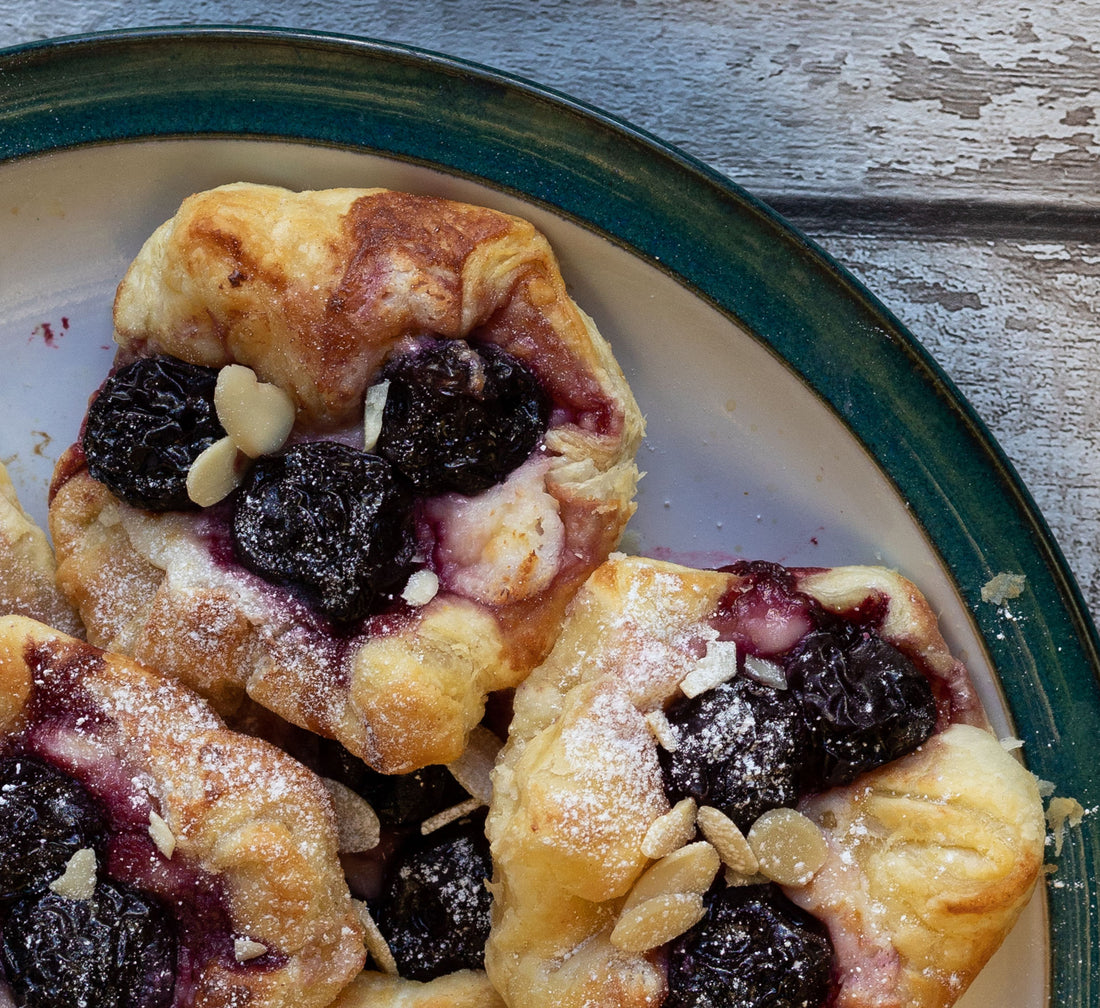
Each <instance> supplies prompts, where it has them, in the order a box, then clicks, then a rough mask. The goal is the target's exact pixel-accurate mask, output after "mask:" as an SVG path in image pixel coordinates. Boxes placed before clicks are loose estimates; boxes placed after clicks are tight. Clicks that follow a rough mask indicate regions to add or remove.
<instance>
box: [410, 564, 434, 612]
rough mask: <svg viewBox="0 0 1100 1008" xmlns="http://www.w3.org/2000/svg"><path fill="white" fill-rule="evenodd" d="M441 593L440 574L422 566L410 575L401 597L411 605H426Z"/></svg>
mask: <svg viewBox="0 0 1100 1008" xmlns="http://www.w3.org/2000/svg"><path fill="white" fill-rule="evenodd" d="M438 594H439V575H437V574H436V573H435V571H430V570H428V569H427V568H426V567H422V568H421V569H420V570H418V571H413V572H412V574H410V575H409V580H408V581H407V582H406V583H405V590H404V591H403V592H402V593H401V597H402V598H403V599H404V600H405V601H406V602H408V603H409V605H411V606H415V607H417V608H419V607H420V606H425V605H427V604H428V603H429V602H431V600H432V599H434V598H435V597H436V595H438Z"/></svg>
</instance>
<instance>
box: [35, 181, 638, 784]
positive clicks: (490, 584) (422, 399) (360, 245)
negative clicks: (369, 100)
mask: <svg viewBox="0 0 1100 1008" xmlns="http://www.w3.org/2000/svg"><path fill="white" fill-rule="evenodd" d="M114 318H115V328H116V339H117V342H118V346H119V350H118V355H117V361H116V368H115V370H114V372H113V373H112V375H111V376H110V377H109V378H107V380H106V383H105V385H104V387H103V388H102V389H101V390H100V392H99V393H98V394H97V395H96V396H95V398H94V400H93V402H92V403H91V406H90V408H89V412H88V418H87V423H86V426H85V432H84V435H83V437H82V440H81V442H80V443H79V444H77V445H75V446H73V448H72V449H70V450H69V451H68V452H67V453H66V455H65V456H64V458H63V459H62V460H61V461H60V462H59V464H58V467H57V470H56V472H55V477H54V481H53V487H52V491H51V507H50V527H51V532H52V535H53V538H54V541H55V543H56V544H57V550H58V559H59V574H58V580H59V584H60V585H61V587H62V589H63V590H64V592H65V594H66V595H67V597H68V598H69V599H71V600H72V602H73V604H74V605H75V606H76V608H77V609H78V610H79V612H80V614H81V616H82V617H83V619H84V622H85V624H86V625H87V628H88V634H89V639H90V640H93V641H94V642H95V643H97V644H99V645H101V646H104V647H110V648H111V649H113V650H118V651H121V652H123V653H127V654H131V655H134V656H135V657H137V658H139V659H140V660H142V661H145V662H147V663H149V664H151V665H154V666H155V667H157V668H159V669H161V670H163V671H165V672H166V673H168V674H171V675H174V676H177V677H179V678H180V679H182V680H184V681H185V682H187V683H188V684H189V685H191V686H192V687H193V688H195V689H197V690H198V691H199V692H201V693H202V694H203V695H204V696H207V697H209V698H211V699H212V700H213V701H214V702H215V703H216V704H217V705H218V707H219V709H220V710H222V711H225V712H227V713H229V712H232V710H233V709H234V708H235V707H236V706H238V705H239V704H240V703H241V701H242V698H243V697H244V696H246V695H247V696H248V697H250V698H251V699H252V700H255V701H257V702H259V703H261V704H263V705H265V706H267V707H269V708H270V709H272V710H273V711H275V712H277V713H278V714H279V715H280V716H282V717H284V718H286V719H287V720H289V721H292V722H294V723H295V724H297V725H300V726H303V727H306V728H309V729H310V730H313V731H316V732H318V733H320V734H324V735H328V736H332V737H335V738H337V739H339V740H340V742H341V743H342V744H343V745H344V746H346V747H347V748H348V749H349V750H350V751H352V752H354V753H355V754H356V755H358V756H360V757H362V758H363V759H365V760H366V761H367V762H369V763H370V764H371V765H372V766H374V767H376V768H377V769H380V770H383V771H385V772H389V773H394V772H407V771H411V770H414V769H416V768H417V767H421V766H425V765H428V764H433V763H447V762H450V761H451V760H453V759H455V758H456V757H458V756H459V755H460V754H461V752H462V750H463V748H464V746H465V744H466V739H467V737H468V735H469V732H470V731H471V730H472V729H473V727H474V726H475V725H476V724H477V723H478V722H479V721H480V720H481V718H482V714H483V712H484V701H485V697H486V695H487V694H488V693H491V692H493V691H495V690H500V689H507V688H511V687H513V686H515V685H516V684H517V683H518V682H520V681H522V679H523V678H524V676H525V675H526V674H527V672H528V671H529V670H530V668H531V667H533V666H534V665H535V664H537V663H538V661H540V660H541V659H542V658H543V657H544V656H545V654H546V653H547V652H548V650H549V648H550V646H551V645H552V643H553V641H554V639H555V637H556V634H557V629H558V626H559V624H560V620H561V617H562V613H563V611H564V608H565V606H566V605H567V603H568V601H569V599H570V598H571V597H572V595H573V593H574V592H575V591H576V589H577V588H578V587H579V586H580V585H581V584H582V583H583V581H584V580H585V578H586V577H587V576H588V574H589V573H591V571H592V570H593V569H595V567H597V566H598V565H599V564H600V563H601V562H602V561H603V560H604V559H605V558H606V557H607V556H608V554H609V553H610V552H611V551H612V550H613V549H614V548H615V547H616V545H617V544H618V542H619V539H620V537H621V534H622V532H623V528H624V526H625V524H626V522H627V521H628V519H629V518H630V516H631V514H632V513H633V511H634V506H635V505H634V493H635V485H636V482H637V479H638V471H637V467H636V464H635V459H634V456H635V453H636V450H637V447H638V444H639V441H640V438H641V433H642V417H641V414H640V412H639V410H638V407H637V404H636V403H635V402H634V399H633V397H632V395H631V393H630V389H629V387H628V385H627V382H626V380H625V378H624V376H623V372H622V370H621V369H620V367H619V365H618V363H617V362H616V360H615V357H614V355H613V353H612V350H611V347H610V345H609V344H608V342H607V341H606V340H605V339H604V338H603V337H602V336H601V335H600V333H599V332H598V331H597V328H596V325H595V323H594V322H593V320H592V319H591V318H589V317H588V316H587V315H585V314H584V312H582V311H581V309H580V308H578V306H577V305H576V304H575V303H574V302H573V300H572V298H571V297H570V295H569V292H568V290H567V288H566V285H565V282H564V280H563V278H562V275H561V273H560V270H559V267H558V264H557V260H556V258H555V256H554V253H553V251H552V250H551V248H550V246H549V244H548V243H547V241H546V239H545V237H543V235H542V234H540V233H539V232H538V231H537V230H536V229H535V228H534V227H533V226H532V225H531V224H530V223H529V222H527V221H525V220H521V219H520V218H517V217H514V216H511V215H508V214H504V213H500V212H498V211H495V210H491V209H487V208H484V207H478V206H473V205H470V204H464V203H457V202H453V201H447V200H443V199H438V198H434V197H430V196H422V195H414V194H409V193H398V192H392V191H388V190H380V189H336V190H326V191H322V192H291V191H289V190H286V189H281V188H277V187H273V186H259V185H251V184H245V183H238V184H232V185H227V186H222V187H219V188H217V189H213V190H210V191H207V192H203V193H197V194H195V195H194V196H192V197H189V198H188V199H187V200H185V201H184V202H183V204H182V205H181V206H180V207H179V209H178V211H177V213H176V214H175V215H174V216H173V217H172V218H171V219H170V220H169V221H166V222H165V224H164V225H162V226H161V227H160V228H158V229H157V230H156V232H155V233H154V234H153V235H151V236H150V238H149V239H148V241H147V242H146V243H145V245H144V247H143V248H142V249H141V250H140V251H139V252H138V254H137V256H136V257H135V259H134V261H133V263H132V264H131V266H130V268H129V270H128V271H127V273H126V275H125V277H124V278H123V279H122V282H121V283H120V285H119V288H118V291H117V295H116V299H115V308H114ZM105 377H107V376H105ZM89 391H91V390H89ZM183 401H186V402H187V412H186V414H184V413H182V412H181V404H182V402H183ZM177 414H178V415H180V416H184V415H186V419H185V420H184V421H180V420H177V419H175V417H176V416H177ZM122 416H125V417H126V422H127V423H130V422H133V418H134V417H135V416H143V417H145V418H146V420H143V421H142V423H143V424H144V425H145V426H144V427H143V430H147V434H146V435H141V436H136V437H135V436H133V435H132V433H131V434H128V435H127V436H125V437H120V436H119V430H120V420H119V418H120V417H122ZM128 429H129V428H128ZM135 455H138V456H140V458H139V459H138V458H135ZM161 463H163V465H162V464H161ZM135 473H140V474H141V475H140V477H135ZM107 571H111V572H113V574H112V576H108V575H107V573H106V572H107Z"/></svg>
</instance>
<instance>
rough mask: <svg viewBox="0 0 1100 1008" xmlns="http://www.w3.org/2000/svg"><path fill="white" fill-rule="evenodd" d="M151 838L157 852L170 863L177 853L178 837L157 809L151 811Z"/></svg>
mask: <svg viewBox="0 0 1100 1008" xmlns="http://www.w3.org/2000/svg"><path fill="white" fill-rule="evenodd" d="M149 836H150V837H152V838H153V843H155V844H156V845H157V850H159V851H160V852H161V854H163V855H164V856H165V857H166V858H168V860H169V861H170V860H171V859H172V855H173V854H174V853H175V852H176V835H175V834H174V833H173V832H172V829H171V827H170V826H169V825H168V823H166V822H165V821H164V819H162V818H161V817H160V815H159V814H158V813H157V812H156V810H155V809H150V810H149Z"/></svg>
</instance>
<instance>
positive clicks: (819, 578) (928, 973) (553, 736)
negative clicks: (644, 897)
mask: <svg viewBox="0 0 1100 1008" xmlns="http://www.w3.org/2000/svg"><path fill="white" fill-rule="evenodd" d="M791 573H792V574H793V576H794V579H795V583H796V586H797V589H798V591H799V592H802V593H805V594H807V595H809V596H811V597H812V598H814V599H816V600H817V602H819V603H820V604H821V605H822V606H824V607H825V608H826V609H828V610H831V611H834V612H836V613H838V614H842V615H843V614H851V613H854V612H858V611H861V610H862V611H863V612H865V613H866V612H869V613H877V614H878V615H877V627H876V629H877V632H878V633H879V634H880V635H881V636H882V637H884V638H885V639H886V640H888V641H890V642H891V643H892V644H894V645H895V646H897V647H898V648H900V649H901V650H902V651H904V652H905V653H907V654H908V655H909V656H910V657H913V658H915V659H917V660H918V661H919V664H920V666H921V667H922V668H923V669H924V671H925V672H926V674H928V675H929V677H930V678H931V680H932V682H933V686H934V692H935V693H936V695H937V698H938V710H939V723H938V725H937V730H936V734H935V735H933V737H932V739H931V740H930V741H929V742H928V743H926V744H925V746H924V747H923V748H922V749H920V750H918V752H917V753H915V754H913V755H911V756H909V757H906V758H905V759H903V760H901V761H897V762H895V763H893V764H889V765H887V766H886V767H883V768H880V769H879V770H878V771H874V772H872V773H871V774H866V775H864V776H862V777H860V778H858V779H857V781H856V783H855V784H853V785H852V786H851V787H849V788H845V789H834V790H830V791H828V792H826V793H824V794H822V795H819V796H817V797H815V798H811V799H809V800H807V801H806V802H805V803H804V807H803V811H805V812H806V813H807V814H809V815H810V816H811V817H813V818H815V819H816V820H818V821H819V822H823V823H829V824H832V828H831V829H829V830H827V831H826V833H827V838H828V843H829V849H830V854H829V862H828V865H827V867H826V869H823V871H822V872H821V873H819V875H817V876H816V877H815V878H816V881H815V882H814V883H812V884H811V885H810V886H809V887H807V888H796V887H787V892H788V895H791V896H793V898H795V899H796V901H798V902H802V903H803V904H804V905H806V906H809V907H811V908H812V909H813V911H814V912H815V914H816V915H818V916H819V919H821V920H822V921H824V922H825V923H826V924H827V926H828V927H829V930H830V934H831V936H832V938H833V941H834V948H835V950H836V956H837V965H838V969H839V975H840V977H841V979H842V981H843V982H842V985H841V987H840V991H839V995H838V996H839V1000H838V1001H837V1002H836V1003H837V1004H839V1005H844V1006H846V1008H869V1006H871V1005H909V1006H912V1008H945V1006H947V1005H950V1004H953V1003H954V1000H955V999H956V998H957V997H958V996H959V995H960V994H961V993H962V991H963V990H964V989H965V987H966V986H967V985H968V984H969V983H970V981H971V980H972V979H973V977H974V976H975V975H976V974H977V973H978V971H979V970H980V969H981V967H982V966H983V965H984V963H985V961H986V960H987V958H988V956H989V955H990V954H991V953H992V951H993V950H994V949H995V948H996V946H997V945H998V944H999V943H1000V941H1001V940H1002V939H1003V937H1004V936H1005V934H1007V932H1008V931H1009V929H1010V928H1011V926H1012V924H1013V923H1014V922H1015V920H1016V917H1017V914H1018V913H1019V910H1020V908H1021V907H1022V906H1023V904H1024V903H1025V902H1026V901H1027V899H1028V898H1029V896H1030V894H1031V892H1032V890H1033V888H1034V885H1035V882H1036V878H1037V876H1038V872H1039V867H1040V863H1041V857H1042V844H1043V820H1042V806H1041V803H1040V801H1039V797H1038V791H1037V789H1036V783H1035V780H1034V778H1033V777H1032V776H1031V775H1030V774H1029V773H1027V772H1026V771H1025V770H1024V769H1023V768H1022V767H1021V766H1020V765H1019V763H1017V762H1016V761H1015V760H1014V759H1013V758H1012V757H1010V756H1009V755H1008V754H1007V753H1006V752H1005V751H1004V749H1003V748H1002V747H1001V745H1000V744H999V742H998V741H997V740H996V739H995V738H994V737H993V736H992V734H991V733H990V732H989V730H988V728H987V722H986V719H985V715H984V712H983V711H982V709H981V707H980V704H979V703H978V701H977V700H976V698H975V696H974V693H973V691H972V689H971V686H970V683H969V680H968V677H967V675H966V672H965V669H964V668H963V667H962V666H961V665H960V664H959V663H958V662H957V661H956V660H955V659H954V658H952V657H951V654H950V652H949V650H948V648H947V646H946V644H945V642H944V640H943V638H942V636H941V635H940V633H939V630H938V629H937V627H936V621H935V618H934V615H933V613H932V612H931V610H930V608H929V606H928V604H927V602H926V601H925V600H924V599H923V597H922V596H921V595H920V593H919V592H918V591H917V589H916V588H915V587H914V586H913V585H912V584H911V583H910V582H908V581H907V580H905V579H904V578H902V577H901V576H899V575H898V574H896V573H894V572H891V571H888V570H885V569H882V568H874V567H841V568H835V569H831V570H794V571H792V572H791ZM740 580H741V579H740V578H739V576H738V575H735V574H732V573H723V572H715V571H696V570H691V569H688V568H685V567H680V566H677V565H673V564H668V563H662V562H657V561H651V560H647V559H640V558H626V557H618V556H616V557H613V558H612V559H611V560H609V561H608V562H607V563H606V564H604V565H603V566H602V567H600V568H599V570H597V571H596V572H595V573H594V574H593V575H592V577H591V578H590V579H589V581H588V582H587V584H586V585H585V586H584V588H583V589H582V590H581V591H580V592H579V593H578V594H577V596H576V597H575V599H574V601H573V604H572V606H571V609H570V613H569V616H568V618H567V619H566V621H565V624H564V626H563V630H562V635H561V637H560V639H559V642H558V644H557V645H556V647H555V648H554V650H553V651H552V652H551V654H550V656H549V657H548V658H547V660H546V661H545V662H544V663H543V664H542V665H541V666H540V667H539V668H538V669H536V670H535V671H534V672H533V673H532V674H531V676H530V677H529V678H528V679H527V681H526V682H525V683H524V684H523V686H521V687H520V689H519V690H517V692H516V698H515V717H514V719H513V722H512V728H511V733H510V736H509V741H508V743H507V745H506V746H505V749H504V751H503V752H502V754H501V758H500V760H499V762H498V764H497V768H496V770H495V772H494V791H493V800H492V805H491V809H490V814H489V820H488V833H489V837H490V840H491V842H492V851H493V857H494V865H495V871H496V874H495V877H494V884H493V893H494V906H493V927H492V931H491V934H490V938H489V943H488V947H487V950H486V968H487V970H488V973H489V977H490V979H491V980H492V982H493V983H494V985H495V986H496V987H497V989H498V990H499V991H500V992H501V994H502V996H503V997H504V1000H505V1001H506V1003H507V1004H508V1005H510V1006H511V1008H528V1006H531V1008H534V1006H540V1005H546V1004H554V1005H560V1006H563V1008H580V1006H582V1005H584V1006H586V1008H594V1006H606V1008H625V1006H630V1008H634V1006H643V1005H648V1006H656V1005H659V1004H660V1003H661V1002H662V1001H663V999H664V997H665V996H666V993H667V981H666V975H665V969H664V966H663V964H662V961H661V957H660V956H659V955H653V954H644V953H632V952H628V951H624V950H623V949H621V948H618V947H616V945H614V944H612V942H611V941H610V932H611V929H612V927H613V925H614V924H615V922H616V919H617V917H618V914H619V910H620V908H621V907H622V906H623V903H624V900H625V899H626V898H627V896H628V894H629V893H630V891H631V888H632V887H633V885H634V883H635V882H636V881H637V879H638V878H639V876H640V875H641V874H642V872H643V871H644V870H645V869H646V868H647V867H648V866H649V865H650V863H651V862H650V860H649V859H648V858H647V857H646V855H645V854H644V853H643V843H642V842H643V839H644V838H645V836H646V833H647V831H648V829H649V827H650V826H651V825H652V824H653V822H654V821H655V820H656V819H657V818H658V817H660V816H662V815H664V814H665V813H667V812H668V811H669V809H670V804H669V801H668V799H667V797H666V795H665V792H664V788H663V782H662V774H661V770H660V766H659V763H658V756H657V746H658V742H657V738H656V736H655V733H654V731H653V730H652V728H651V725H650V724H649V723H647V720H646V715H647V714H650V713H651V712H654V711H659V710H661V709H662V708H663V707H664V706H665V705H666V704H667V703H669V702H670V701H671V700H673V699H674V698H675V697H676V696H677V695H679V694H678V690H679V685H680V683H681V681H682V680H683V679H684V677H685V675H687V674H688V673H690V672H692V671H693V670H694V669H696V668H697V667H698V665H699V662H700V658H701V657H702V656H703V654H704V652H705V651H706V642H707V641H708V640H710V639H713V638H714V636H715V634H714V631H713V627H712V626H711V625H710V624H709V623H708V620H710V619H711V618H712V616H713V614H714V613H715V611H716V607H717V606H718V604H719V600H720V599H722V598H723V596H726V595H727V593H728V592H730V591H737V590H738V585H739V582H740ZM759 615H760V618H761V619H762V623H761V625H760V632H761V633H768V632H771V631H772V627H771V626H770V625H769V621H768V616H767V614H766V613H761V614H759ZM792 643H793V642H792ZM856 824H858V825H859V826H861V827H866V828H867V829H868V831H869V836H868V838H867V840H866V842H862V841H858V842H857V840H856V839H855V838H858V837H859V836H860V835H861V830H860V829H858V828H856ZM872 838H873V839H872ZM949 865H950V867H948V866H949ZM844 866H847V872H848V874H847V875H846V876H843V877H841V878H840V882H839V883H838V884H836V885H832V886H830V885H829V880H830V879H834V878H836V877H838V876H842V875H843V872H842V869H843V868H844ZM914 916H915V917H916V918H917V919H916V920H914V919H913V917H914ZM872 964H873V965H874V969H872V968H870V966H871V965H872ZM883 964H886V966H888V969H882V968H880V967H881V966H883ZM860 967H867V968H866V969H865V970H864V976H865V978H870V979H869V980H868V982H867V983H865V984H863V985H862V986H861V985H859V984H857V983H855V982H854V980H853V978H854V977H858V976H859V975H860ZM933 974H934V975H933Z"/></svg>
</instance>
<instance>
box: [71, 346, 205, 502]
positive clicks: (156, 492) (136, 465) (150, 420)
mask: <svg viewBox="0 0 1100 1008" xmlns="http://www.w3.org/2000/svg"><path fill="white" fill-rule="evenodd" d="M217 379H218V372H217V369H215V368H207V367H199V366H198V365H196V364H188V363H186V362H185V361H181V360H177V359H175V358H174V357H141V358H139V359H138V360H136V361H134V362H133V363H132V364H128V365H126V366H125V367H123V368H120V369H119V370H118V371H116V372H115V373H114V374H112V375H111V376H110V377H109V378H108V379H107V381H106V382H105V383H104V385H103V387H102V388H101V389H100V391H99V394H98V395H97V396H96V397H95V399H94V400H93V402H92V404H91V406H90V407H89V408H88V419H87V422H86V424H85V428H84V436H83V439H82V444H83V448H84V455H85V458H86V459H87V461H88V471H89V472H90V473H91V474H92V476H93V477H94V478H95V479H97V480H99V481H100V482H101V483H103V484H105V485H106V486H107V488H108V489H110V490H111V491H112V492H113V493H114V494H115V495H116V496H118V497H120V498H122V500H124V501H126V502H127V503H129V504H133V505H134V506H136V507H140V508H145V509H146V510H149V511H171V510H184V509H189V508H193V507H195V504H194V503H193V502H192V501H191V498H190V497H188V496H187V471H188V470H189V469H190V468H191V464H192V463H193V462H194V461H195V459H196V458H198V456H199V455H200V454H201V453H202V452H203V451H204V450H205V449H206V448H208V447H209V446H210V445H212V444H213V443H214V442H215V441H217V440H218V439H220V438H222V437H224V436H225V429H224V428H223V427H222V425H221V423H220V422H219V421H218V417H217V413H216V412H215V410H214V386H215V384H216V383H217Z"/></svg>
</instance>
